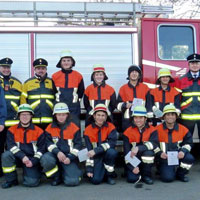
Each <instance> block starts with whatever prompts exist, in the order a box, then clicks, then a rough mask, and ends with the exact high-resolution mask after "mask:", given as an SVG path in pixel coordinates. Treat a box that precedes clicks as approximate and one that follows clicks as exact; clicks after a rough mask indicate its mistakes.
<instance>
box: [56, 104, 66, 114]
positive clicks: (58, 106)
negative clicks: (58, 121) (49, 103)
mask: <svg viewBox="0 0 200 200" xmlns="http://www.w3.org/2000/svg"><path fill="white" fill-rule="evenodd" d="M57 113H69V108H68V106H67V104H66V103H57V104H56V105H55V106H54V109H53V115H54V114H57Z"/></svg>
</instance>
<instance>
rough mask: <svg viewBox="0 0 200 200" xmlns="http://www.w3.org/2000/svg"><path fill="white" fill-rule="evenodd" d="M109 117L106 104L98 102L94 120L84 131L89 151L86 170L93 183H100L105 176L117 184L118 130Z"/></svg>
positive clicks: (108, 181) (111, 183)
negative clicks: (114, 175)
mask: <svg viewBox="0 0 200 200" xmlns="http://www.w3.org/2000/svg"><path fill="white" fill-rule="evenodd" d="M107 118H108V111H107V107H106V106H105V105H104V104H97V105H96V106H95V108H94V110H93V119H94V122H92V124H90V125H88V126H87V127H86V129H85V132H84V138H85V144H86V147H87V149H88V151H89V152H88V156H89V159H88V160H87V161H86V172H87V176H88V177H89V180H90V181H91V182H92V183H93V184H100V183H101V182H103V180H104V178H106V180H107V183H108V184H110V185H113V184H115V180H114V179H113V178H112V177H113V173H114V164H115V159H116V157H117V151H116V150H115V145H116V142H117V131H116V129H115V126H114V125H113V124H112V123H110V122H108V121H107Z"/></svg>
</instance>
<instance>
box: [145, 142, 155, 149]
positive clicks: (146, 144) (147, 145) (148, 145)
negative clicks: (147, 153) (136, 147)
mask: <svg viewBox="0 0 200 200" xmlns="http://www.w3.org/2000/svg"><path fill="white" fill-rule="evenodd" d="M144 145H145V146H146V147H147V149H148V150H153V144H152V143H151V142H144Z"/></svg>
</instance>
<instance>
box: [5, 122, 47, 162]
mask: <svg viewBox="0 0 200 200" xmlns="http://www.w3.org/2000/svg"><path fill="white" fill-rule="evenodd" d="M6 142H7V147H8V150H9V151H10V152H11V153H13V154H14V155H15V156H16V157H17V158H19V159H20V160H22V159H23V158H24V156H27V157H28V158H29V159H30V160H31V161H32V163H33V165H37V164H38V163H39V160H40V158H41V156H42V155H43V154H44V152H45V134H44V133H43V130H42V129H41V128H39V127H38V126H36V125H34V124H32V123H31V124H30V126H29V127H28V128H26V129H25V128H23V127H22V125H21V124H20V123H19V124H16V125H14V126H12V127H10V128H9V129H8V132H7V139H6Z"/></svg>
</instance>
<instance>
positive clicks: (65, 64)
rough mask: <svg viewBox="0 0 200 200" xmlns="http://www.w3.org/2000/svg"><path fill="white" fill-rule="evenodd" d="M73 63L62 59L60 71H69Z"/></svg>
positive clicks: (69, 59)
mask: <svg viewBox="0 0 200 200" xmlns="http://www.w3.org/2000/svg"><path fill="white" fill-rule="evenodd" d="M72 64H73V61H72V59H71V58H62V60H61V67H62V69H65V70H69V69H71V67H72Z"/></svg>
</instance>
